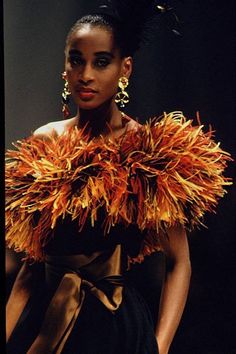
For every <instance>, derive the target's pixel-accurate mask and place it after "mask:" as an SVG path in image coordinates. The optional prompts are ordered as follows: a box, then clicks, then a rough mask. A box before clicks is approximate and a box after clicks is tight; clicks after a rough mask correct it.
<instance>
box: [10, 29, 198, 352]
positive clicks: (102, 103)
mask: <svg viewBox="0 0 236 354" xmlns="http://www.w3.org/2000/svg"><path fill="white" fill-rule="evenodd" d="M65 55H66V57H65V71H66V78H67V80H68V83H69V88H70V91H71V93H72V96H73V99H74V101H75V103H76V105H77V114H76V116H75V117H73V118H71V119H69V120H63V121H59V122H58V121H57V122H52V123H49V124H47V125H45V126H43V127H41V128H39V129H37V130H36V131H35V132H34V135H37V136H38V135H40V136H42V137H44V138H45V137H47V136H48V135H50V134H52V132H56V133H57V134H62V133H63V132H64V131H65V130H67V129H68V128H70V127H71V126H75V125H77V126H78V127H79V128H84V127H87V131H89V130H90V132H91V134H92V136H93V137H96V136H99V135H103V136H104V137H109V138H110V136H111V137H118V136H120V135H121V134H123V133H124V132H125V129H126V128H127V124H125V125H124V123H123V120H122V115H121V113H120V111H119V109H118V107H117V105H116V103H115V95H116V92H117V87H118V80H119V78H120V77H122V76H125V77H127V78H129V76H130V74H131V71H132V58H131V57H125V58H122V57H121V55H120V50H119V48H117V47H116V46H115V44H114V40H113V35H112V33H111V31H110V30H108V29H106V28H104V27H98V26H92V25H88V24H86V25H81V27H80V28H79V29H78V30H76V31H75V32H74V33H73V34H72V36H71V38H70V40H69V43H68V45H67V47H66V51H65ZM88 90H89V92H88ZM128 122H129V123H128V124H130V123H132V125H133V126H137V123H135V121H134V120H132V119H131V120H129V121H128ZM130 125H131V124H130ZM132 125H131V126H132ZM166 232H167V236H168V237H166V235H163V234H162V233H160V234H159V239H160V242H161V246H162V249H163V251H164V253H165V255H166V259H167V263H168V264H171V267H169V268H167V271H166V277H165V280H164V283H163V288H162V296H161V301H160V309H159V314H158V320H157V326H156V331H155V332H156V338H157V342H158V346H159V353H160V354H168V351H169V348H170V345H171V342H172V340H173V337H174V335H175V332H176V329H177V327H178V325H179V322H180V319H181V316H182V313H183V310H184V306H185V302H186V299H187V294H188V288H189V282H190V275H191V265H190V258H189V248H188V241H187V236H186V232H185V230H184V228H183V226H181V225H176V226H172V227H170V228H169V229H168V230H167V231H166ZM28 268H29V266H27V265H26V266H24V267H23V269H22V271H21V272H20V274H19V277H18V278H17V281H16V283H15V285H14V288H13V291H12V294H11V296H10V298H9V302H8V307H7V318H8V323H7V333H8V336H10V334H11V332H12V330H13V328H14V326H15V324H16V322H17V320H18V318H19V316H20V313H21V311H22V309H23V307H24V305H25V303H26V302H27V299H28V297H29V296H30V292H31V286H30V284H31V283H32V282H31V279H32V276H33V275H32V274H31V273H32V268H31V269H28ZM17 304H18V305H17Z"/></svg>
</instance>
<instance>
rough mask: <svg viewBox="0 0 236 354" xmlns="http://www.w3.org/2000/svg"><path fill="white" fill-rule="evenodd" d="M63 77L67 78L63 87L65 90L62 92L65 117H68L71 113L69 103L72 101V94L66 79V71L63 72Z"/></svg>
mask: <svg viewBox="0 0 236 354" xmlns="http://www.w3.org/2000/svg"><path fill="white" fill-rule="evenodd" d="M62 79H63V80H65V85H64V89H63V92H62V94H61V100H62V113H63V116H64V118H65V119H66V118H68V117H69V115H70V110H69V107H68V104H69V102H70V97H69V96H70V95H71V92H70V90H69V85H68V81H67V80H66V72H65V71H64V72H63V73H62Z"/></svg>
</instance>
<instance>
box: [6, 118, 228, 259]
mask: <svg viewBox="0 0 236 354" xmlns="http://www.w3.org/2000/svg"><path fill="white" fill-rule="evenodd" d="M199 124H200V121H199ZM199 124H198V125H196V126H194V125H193V121H192V120H186V118H185V117H184V116H183V114H182V112H172V113H169V114H167V113H164V115H163V116H162V117H160V118H155V119H152V120H149V121H148V122H147V123H146V124H144V125H143V126H141V127H140V128H139V129H138V130H130V131H127V132H126V135H124V136H122V137H121V138H117V139H115V140H114V141H112V140H106V139H104V138H103V137H102V136H101V137H99V138H96V139H95V138H94V139H91V137H89V135H85V134H84V132H83V131H80V130H79V129H78V128H77V127H74V128H70V129H69V130H68V131H67V132H65V133H64V134H63V135H61V136H56V135H52V136H51V137H50V138H49V139H47V140H45V139H40V138H39V137H29V138H28V139H25V140H22V141H18V142H17V143H16V144H15V147H16V148H17V150H8V151H7V158H6V242H7V245H8V246H9V247H13V248H14V249H15V250H16V251H20V252H22V251H24V252H26V254H27V255H28V256H29V257H30V258H32V259H37V260H39V259H42V257H43V247H44V245H45V244H46V243H47V242H48V240H49V239H50V237H52V230H53V229H54V228H55V226H56V224H57V222H58V221H59V219H64V218H65V217H69V218H71V220H77V223H78V233H79V232H80V231H82V230H83V227H84V225H85V222H86V221H87V220H88V219H90V222H91V225H92V226H94V225H95V223H96V222H97V220H98V212H99V209H103V210H104V211H105V220H104V223H103V226H102V227H103V230H104V234H109V231H110V229H111V227H114V226H115V225H117V224H118V223H123V224H124V225H125V226H128V225H129V224H136V225H137V226H138V228H139V230H140V231H141V232H142V233H143V235H144V236H143V242H142V246H141V250H140V255H139V257H138V259H139V260H142V259H143V256H144V255H147V254H150V253H151V252H153V251H155V250H158V249H160V245H159V242H158V232H159V230H165V228H167V227H169V226H173V225H175V224H176V223H180V224H182V225H185V226H186V227H189V228H192V227H195V226H198V225H202V218H203V216H204V213H205V212H207V211H210V212H212V211H215V208H216V205H217V203H218V199H219V198H220V197H222V196H223V195H224V194H225V192H226V191H225V190H224V187H225V186H228V185H230V184H231V180H230V179H229V178H226V177H224V176H223V172H224V169H225V168H226V166H227V163H228V162H229V161H231V160H232V159H231V157H230V154H229V153H227V152H225V151H223V150H222V149H221V148H220V144H219V143H216V142H215V141H214V140H213V138H212V137H213V131H212V130H210V131H209V132H207V133H204V132H203V125H199ZM35 212H37V213H40V216H39V220H38V223H37V226H35V225H34V222H33V217H34V213H35ZM19 230H20V232H19ZM78 237H79V235H78ZM88 237H89V235H88Z"/></svg>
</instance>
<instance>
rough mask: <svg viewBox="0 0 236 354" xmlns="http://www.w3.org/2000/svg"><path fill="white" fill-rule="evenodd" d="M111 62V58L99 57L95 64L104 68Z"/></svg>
mask: <svg viewBox="0 0 236 354" xmlns="http://www.w3.org/2000/svg"><path fill="white" fill-rule="evenodd" d="M109 64H110V60H109V59H108V58H98V59H96V61H95V66H97V67H99V68H104V67H106V66H107V65H109Z"/></svg>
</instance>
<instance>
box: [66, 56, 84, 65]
mask: <svg viewBox="0 0 236 354" xmlns="http://www.w3.org/2000/svg"><path fill="white" fill-rule="evenodd" d="M69 62H70V63H71V65H83V64H84V60H83V59H82V58H81V57H80V56H78V55H71V56H70V57H69Z"/></svg>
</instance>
